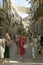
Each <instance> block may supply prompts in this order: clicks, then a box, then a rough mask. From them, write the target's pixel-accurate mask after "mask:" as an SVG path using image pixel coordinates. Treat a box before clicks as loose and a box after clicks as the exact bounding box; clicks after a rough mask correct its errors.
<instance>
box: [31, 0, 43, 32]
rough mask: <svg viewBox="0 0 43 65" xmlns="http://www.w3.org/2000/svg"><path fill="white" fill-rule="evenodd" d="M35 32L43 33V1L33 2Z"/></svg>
mask: <svg viewBox="0 0 43 65" xmlns="http://www.w3.org/2000/svg"><path fill="white" fill-rule="evenodd" d="M31 14H32V26H33V28H34V30H33V32H37V33H42V32H43V0H31Z"/></svg>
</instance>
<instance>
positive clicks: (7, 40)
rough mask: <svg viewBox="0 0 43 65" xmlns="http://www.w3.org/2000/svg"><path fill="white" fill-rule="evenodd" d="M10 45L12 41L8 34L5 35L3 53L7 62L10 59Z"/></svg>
mask: <svg viewBox="0 0 43 65" xmlns="http://www.w3.org/2000/svg"><path fill="white" fill-rule="evenodd" d="M11 43H12V40H11V38H10V36H9V34H8V33H6V43H5V52H4V58H5V59H6V60H7V61H9V58H10V45H11Z"/></svg>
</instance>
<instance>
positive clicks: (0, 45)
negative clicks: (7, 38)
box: [0, 38, 4, 62]
mask: <svg viewBox="0 0 43 65" xmlns="http://www.w3.org/2000/svg"><path fill="white" fill-rule="evenodd" d="M3 46H4V44H3V40H2V38H0V61H1V62H2V61H3V59H4V47H3Z"/></svg>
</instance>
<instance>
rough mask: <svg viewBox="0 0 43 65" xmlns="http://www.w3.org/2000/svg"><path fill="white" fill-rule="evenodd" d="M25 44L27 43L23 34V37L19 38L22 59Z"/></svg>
mask: <svg viewBox="0 0 43 65" xmlns="http://www.w3.org/2000/svg"><path fill="white" fill-rule="evenodd" d="M24 44H25V39H24V36H21V37H20V38H19V41H18V45H19V51H20V56H21V58H20V59H22V58H23V55H24V54H25V48H24Z"/></svg>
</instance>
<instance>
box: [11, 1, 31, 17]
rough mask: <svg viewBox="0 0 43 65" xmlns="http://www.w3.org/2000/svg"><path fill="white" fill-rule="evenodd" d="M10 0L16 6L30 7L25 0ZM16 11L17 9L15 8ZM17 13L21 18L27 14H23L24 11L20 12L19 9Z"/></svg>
mask: <svg viewBox="0 0 43 65" xmlns="http://www.w3.org/2000/svg"><path fill="white" fill-rule="evenodd" d="M11 1H12V3H13V4H15V5H16V6H22V7H28V8H29V7H30V6H31V5H30V4H28V3H27V2H26V0H11ZM17 11H18V10H17ZM18 14H19V16H21V17H22V18H25V17H27V16H28V14H26V13H25V14H24V13H22V12H20V11H18Z"/></svg>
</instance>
